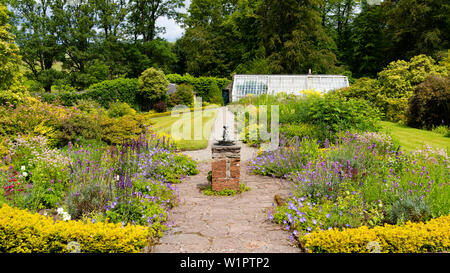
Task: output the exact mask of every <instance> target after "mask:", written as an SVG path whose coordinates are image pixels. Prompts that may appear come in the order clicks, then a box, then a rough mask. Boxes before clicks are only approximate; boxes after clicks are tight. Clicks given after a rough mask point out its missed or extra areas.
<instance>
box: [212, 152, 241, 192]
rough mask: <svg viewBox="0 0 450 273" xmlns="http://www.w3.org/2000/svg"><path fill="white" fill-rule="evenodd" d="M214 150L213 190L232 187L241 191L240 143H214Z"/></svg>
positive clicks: (231, 188)
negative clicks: (228, 144) (224, 144)
mask: <svg viewBox="0 0 450 273" xmlns="http://www.w3.org/2000/svg"><path fill="white" fill-rule="evenodd" d="M211 152H212V163H211V170H212V175H211V177H212V180H211V186H212V190H213V191H222V190H224V189H230V190H235V191H239V187H240V186H239V182H240V177H241V147H240V146H238V145H232V146H221V145H213V146H212V147H211Z"/></svg>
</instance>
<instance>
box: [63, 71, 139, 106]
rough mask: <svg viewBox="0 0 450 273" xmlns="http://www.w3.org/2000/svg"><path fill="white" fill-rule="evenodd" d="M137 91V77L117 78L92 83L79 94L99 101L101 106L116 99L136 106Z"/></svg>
mask: <svg viewBox="0 0 450 273" xmlns="http://www.w3.org/2000/svg"><path fill="white" fill-rule="evenodd" d="M137 92H138V80H137V79H123V78H119V79H115V80H107V81H103V82H100V83H97V84H93V85H91V86H90V87H89V91H87V92H86V93H85V94H82V95H81V96H82V97H85V98H91V99H93V100H95V101H97V102H99V103H100V105H101V106H103V107H108V106H109V104H110V103H112V102H115V101H117V100H118V101H120V102H125V103H128V104H129V105H131V106H134V107H136V106H137V105H138V101H137V99H136V95H137ZM66 105H67V104H66Z"/></svg>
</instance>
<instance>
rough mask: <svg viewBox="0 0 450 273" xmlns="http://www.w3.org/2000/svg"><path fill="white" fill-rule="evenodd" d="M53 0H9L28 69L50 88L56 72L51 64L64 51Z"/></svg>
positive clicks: (45, 86)
mask: <svg viewBox="0 0 450 273" xmlns="http://www.w3.org/2000/svg"><path fill="white" fill-rule="evenodd" d="M53 1H54V0H11V1H9V4H10V5H11V7H12V8H13V12H14V15H15V16H16V17H17V22H19V25H17V26H16V27H15V31H14V32H15V34H16V37H17V38H16V42H17V44H18V45H19V47H20V49H21V54H22V58H23V61H24V62H25V63H26V65H27V68H28V69H29V71H31V75H29V76H31V77H32V78H34V79H36V80H38V79H41V81H42V82H43V83H44V84H43V87H44V88H45V90H47V91H49V90H50V88H51V85H52V83H53V82H54V81H55V80H56V78H58V75H57V74H58V73H57V72H56V71H54V70H52V66H53V64H54V63H55V62H56V61H57V60H58V59H59V58H60V57H61V56H62V55H63V48H62V46H61V44H60V43H59V40H58V35H57V33H56V32H57V22H55V20H54V16H53V12H52V10H51V5H53Z"/></svg>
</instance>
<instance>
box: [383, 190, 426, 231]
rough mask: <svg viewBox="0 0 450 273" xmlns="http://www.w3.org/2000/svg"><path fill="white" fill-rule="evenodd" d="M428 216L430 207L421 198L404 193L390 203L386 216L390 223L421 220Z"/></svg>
mask: <svg viewBox="0 0 450 273" xmlns="http://www.w3.org/2000/svg"><path fill="white" fill-rule="evenodd" d="M430 216H431V210H430V207H429V205H428V204H427V203H426V202H425V200H423V198H421V197H420V196H409V195H405V196H403V198H400V199H399V200H397V201H395V202H394V203H393V204H392V207H391V209H390V210H389V212H388V217H387V218H388V221H389V222H390V223H391V224H403V223H406V222H408V221H411V222H423V221H426V220H429V218H430Z"/></svg>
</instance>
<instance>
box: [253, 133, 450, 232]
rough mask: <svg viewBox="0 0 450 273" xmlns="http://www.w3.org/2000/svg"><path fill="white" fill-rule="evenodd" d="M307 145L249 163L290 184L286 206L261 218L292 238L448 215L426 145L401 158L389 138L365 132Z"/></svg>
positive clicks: (436, 158) (449, 195) (449, 183)
mask: <svg viewBox="0 0 450 273" xmlns="http://www.w3.org/2000/svg"><path fill="white" fill-rule="evenodd" d="M314 141H315V140H308V139H303V141H301V142H298V141H297V142H290V143H289V145H283V146H282V147H280V149H278V150H277V151H272V152H265V153H260V154H259V155H258V156H257V157H256V158H255V159H254V160H253V161H252V162H251V169H252V171H253V172H254V173H256V174H262V175H275V176H279V177H284V178H286V179H288V180H289V181H291V182H292V184H293V187H294V188H293V192H292V194H291V196H290V197H289V198H288V200H287V202H286V205H284V206H279V207H276V208H274V209H273V210H272V212H271V213H270V214H269V218H270V219H272V220H274V221H275V222H277V223H279V224H282V225H284V226H285V228H286V230H290V231H291V232H292V233H293V237H296V238H299V239H300V240H301V238H302V237H303V236H304V235H308V234H309V233H311V232H319V231H324V230H328V229H346V228H350V227H351V228H357V227H362V226H367V227H377V226H383V225H384V224H391V225H402V224H404V223H406V222H408V221H412V222H424V221H428V220H430V219H433V218H437V217H440V216H446V215H449V214H450V172H449V169H450V165H449V158H448V155H447V154H446V153H445V151H442V150H433V149H431V148H430V147H428V148H426V149H425V150H421V151H417V152H414V153H410V154H403V153H402V152H401V151H399V150H398V149H397V148H396V146H395V145H394V143H393V142H392V140H391V139H390V137H388V136H386V135H383V134H378V133H367V132H366V133H361V134H351V133H349V132H347V133H346V134H344V135H341V136H340V137H339V139H338V141H337V142H336V143H334V144H333V145H331V144H329V143H325V144H324V146H325V148H323V149H321V148H318V147H317V145H314ZM299 158H300V159H301V160H302V161H303V162H304V163H300V162H301V160H299ZM305 159H306V160H305Z"/></svg>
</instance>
